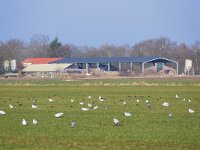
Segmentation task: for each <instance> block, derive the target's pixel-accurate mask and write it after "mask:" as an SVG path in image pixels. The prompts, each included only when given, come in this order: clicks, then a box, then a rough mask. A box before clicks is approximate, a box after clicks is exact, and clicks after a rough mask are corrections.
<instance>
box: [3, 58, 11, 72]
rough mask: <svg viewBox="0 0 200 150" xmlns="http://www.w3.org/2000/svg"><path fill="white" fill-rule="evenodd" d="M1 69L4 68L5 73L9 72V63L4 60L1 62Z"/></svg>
mask: <svg viewBox="0 0 200 150" xmlns="http://www.w3.org/2000/svg"><path fill="white" fill-rule="evenodd" d="M3 67H4V70H5V72H8V71H9V68H10V62H9V60H5V61H4V62H3Z"/></svg>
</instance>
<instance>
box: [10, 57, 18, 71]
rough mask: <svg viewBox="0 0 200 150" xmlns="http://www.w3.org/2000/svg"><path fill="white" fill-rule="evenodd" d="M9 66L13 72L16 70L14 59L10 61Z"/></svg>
mask: <svg viewBox="0 0 200 150" xmlns="http://www.w3.org/2000/svg"><path fill="white" fill-rule="evenodd" d="M10 67H11V70H12V71H13V72H14V71H16V70H17V61H16V60H15V59H13V60H11V61H10Z"/></svg>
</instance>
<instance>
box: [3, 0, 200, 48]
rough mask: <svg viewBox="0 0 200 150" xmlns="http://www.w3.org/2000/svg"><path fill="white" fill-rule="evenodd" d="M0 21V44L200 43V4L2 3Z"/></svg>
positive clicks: (172, 0) (158, 0) (186, 0)
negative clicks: (42, 38)
mask: <svg viewBox="0 0 200 150" xmlns="http://www.w3.org/2000/svg"><path fill="white" fill-rule="evenodd" d="M0 18H1V22H0V41H7V40H9V39H13V38H18V39H21V40H23V41H26V42H29V41H30V39H31V37H32V36H33V35H34V34H45V35H49V37H50V38H51V39H53V38H54V37H55V36H58V38H59V39H60V41H61V42H62V43H73V44H75V45H82V46H83V45H88V46H100V45H102V44H105V43H107V44H114V45H123V44H130V45H133V44H135V43H137V42H140V41H143V40H146V39H150V38H158V37H169V38H170V39H172V40H173V41H177V42H178V43H180V42H186V43H187V44H192V43H194V42H195V41H196V40H200V0H1V4H0Z"/></svg>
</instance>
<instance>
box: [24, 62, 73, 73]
mask: <svg viewBox="0 0 200 150" xmlns="http://www.w3.org/2000/svg"><path fill="white" fill-rule="evenodd" d="M71 65H72V64H33V65H29V66H27V67H26V68H24V69H23V70H22V73H26V74H31V75H36V74H40V75H41V74H56V73H62V72H63V71H64V69H65V68H67V67H69V66H71Z"/></svg>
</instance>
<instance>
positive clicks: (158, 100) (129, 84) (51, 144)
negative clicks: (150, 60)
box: [0, 79, 200, 150]
mask: <svg viewBox="0 0 200 150" xmlns="http://www.w3.org/2000/svg"><path fill="white" fill-rule="evenodd" d="M8 83H11V84H8ZM27 83H28V84H27ZM133 83H134V84H133ZM135 83H138V84H137V85H136V84H135ZM199 83H200V81H199V80H195V81H193V80H186V81H184V80H175V81H174V80H162V79H160V80H155V79H154V80H142V79H138V80H131V79H128V80H81V81H70V82H69V81H60V80H37V81H33V80H32V81H31V80H30V81H29V80H26V81H23V80H22V81H19V80H4V81H3V80H1V81H0V84H1V87H0V97H1V99H0V109H1V110H4V111H5V112H6V113H7V114H6V115H4V116H2V115H1V116H0V149H181V150H182V149H198V148H199V147H200V132H199V128H200V114H199V110H200V86H199V85H198V84H199ZM3 85H5V86H3ZM175 94H178V95H179V96H180V99H175ZM89 95H90V96H92V100H88V96H89ZM99 95H101V96H103V97H105V99H106V101H105V102H103V103H102V102H99V101H98V96H99ZM49 97H50V98H53V99H55V102H53V103H49V102H48V98H49ZM72 98H73V99H74V103H71V102H70V99H72ZM183 98H185V99H186V100H188V99H190V100H191V101H192V102H191V103H188V102H183ZM83 99H85V102H86V104H87V103H88V102H90V103H95V105H98V106H99V108H98V109H97V110H92V109H91V110H89V111H88V112H83V111H82V110H81V107H82V106H81V105H80V104H79V103H80V102H81V101H83ZM137 99H140V100H141V102H140V104H139V106H137V105H136V104H137V102H136V100H137ZM146 99H148V100H150V101H151V109H147V108H146V105H145V100H146ZM33 101H36V104H37V105H38V106H39V107H40V109H39V110H34V109H32V108H31V104H32V102H33ZM123 101H126V102H127V105H126V106H124V105H123V104H122V102H123ZM164 101H167V102H169V103H170V106H169V107H168V108H164V107H163V106H162V105H161V104H162V103H163V102H164ZM9 104H12V105H14V108H13V109H10V108H9V107H8V105H9ZM106 105H107V106H108V107H109V109H108V110H105V109H104V106H106ZM84 107H87V106H84ZM189 108H192V109H194V110H195V111H196V112H195V114H189V113H188V109H189ZM125 111H127V112H131V113H132V116H131V117H125V116H124V114H123V113H124V112H125ZM57 112H64V116H63V117H62V118H55V117H54V114H55V113H57ZM169 113H173V118H171V119H169V118H168V114H169ZM23 118H25V119H27V121H28V122H29V124H28V126H22V125H21V121H22V119H23ZM33 118H35V119H36V120H38V122H39V123H38V124H37V125H35V126H34V125H33V124H32V119H33ZM113 118H118V119H119V120H120V122H121V126H114V125H113ZM71 121H75V122H76V123H77V126H76V127H75V128H71V127H70V126H69V123H70V122H71Z"/></svg>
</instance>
